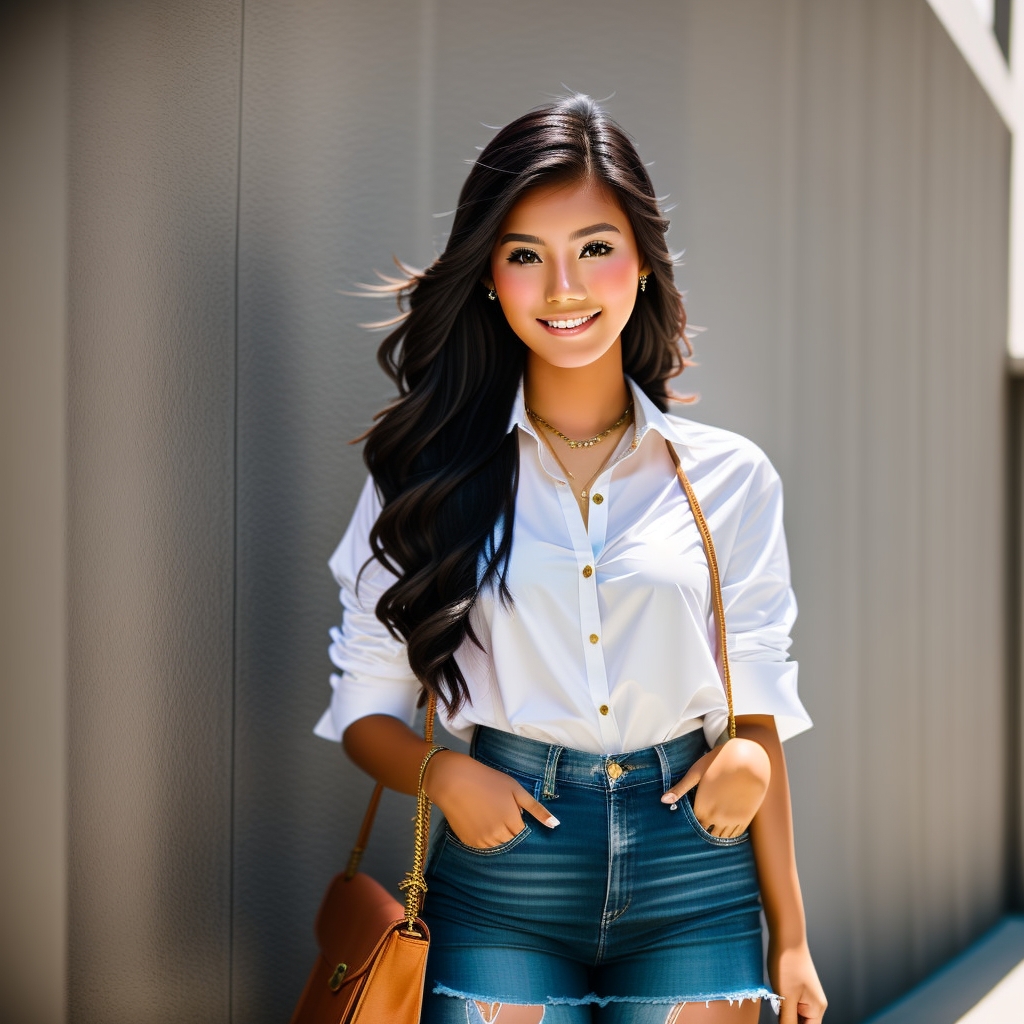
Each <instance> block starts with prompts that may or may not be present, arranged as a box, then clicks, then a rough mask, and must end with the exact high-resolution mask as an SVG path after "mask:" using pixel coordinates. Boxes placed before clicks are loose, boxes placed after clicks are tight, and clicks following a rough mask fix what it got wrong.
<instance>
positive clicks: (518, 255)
mask: <svg viewBox="0 0 1024 1024" xmlns="http://www.w3.org/2000/svg"><path fill="white" fill-rule="evenodd" d="M507 262H508V263H519V264H521V265H523V266H526V265H527V264H530V263H540V257H539V256H538V255H537V254H536V253H535V252H534V251H533V250H532V249H513V250H512V252H510V253H509V254H508V260H507Z"/></svg>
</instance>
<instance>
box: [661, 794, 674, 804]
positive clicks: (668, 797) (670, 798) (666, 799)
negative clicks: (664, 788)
mask: <svg viewBox="0 0 1024 1024" xmlns="http://www.w3.org/2000/svg"><path fill="white" fill-rule="evenodd" d="M661 802H662V803H663V804H674V803H675V802H676V795H675V793H666V794H665V795H664V796H663V797H662V798H661Z"/></svg>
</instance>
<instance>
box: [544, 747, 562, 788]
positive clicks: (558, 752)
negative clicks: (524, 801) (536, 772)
mask: <svg viewBox="0 0 1024 1024" xmlns="http://www.w3.org/2000/svg"><path fill="white" fill-rule="evenodd" d="M563 750H565V747H554V746H552V747H548V760H547V763H546V764H545V765H544V785H543V787H542V789H541V793H540V798H541V800H557V799H558V794H557V793H556V792H555V775H556V774H557V772H558V759H559V758H560V757H561V756H562V751H563Z"/></svg>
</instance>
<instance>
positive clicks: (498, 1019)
mask: <svg viewBox="0 0 1024 1024" xmlns="http://www.w3.org/2000/svg"><path fill="white" fill-rule="evenodd" d="M472 1005H473V1006H475V1007H476V1009H477V1012H478V1013H479V1014H480V1020H481V1021H483V1024H540V1022H541V1021H542V1020H543V1019H544V1007H543V1006H520V1005H519V1004H518V1003H482V1002H480V1000H479V999H477V1000H475V1001H474V1002H473V1004H472ZM468 1009H469V1005H468V1004H467V1010H468ZM469 1020H470V1024H475V1022H474V1020H473V1015H472V1014H470V1015H469Z"/></svg>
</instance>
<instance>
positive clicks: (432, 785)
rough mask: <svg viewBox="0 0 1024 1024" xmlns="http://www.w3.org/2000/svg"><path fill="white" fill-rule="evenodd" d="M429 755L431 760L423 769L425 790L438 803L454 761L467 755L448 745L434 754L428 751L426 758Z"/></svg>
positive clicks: (429, 797) (433, 801)
mask: <svg viewBox="0 0 1024 1024" xmlns="http://www.w3.org/2000/svg"><path fill="white" fill-rule="evenodd" d="M428 756H429V760H428V761H427V763H426V765H425V766H424V767H423V769H422V770H423V792H424V793H426V795H427V797H428V799H429V800H430V802H431V803H435V804H436V803H437V802H438V798H439V797H440V798H441V799H443V797H444V793H445V790H446V786H447V779H448V777H449V769H450V768H451V764H452V762H453V761H457V760H458V759H459V758H460V757H463V756H465V755H463V754H460V753H458V751H455V750H449V749H448V748H447V747H441V748H440V749H438V750H437V751H436V752H435V753H434V754H430V751H427V754H425V755H424V759H426V757H428ZM421 764H422V762H421Z"/></svg>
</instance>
